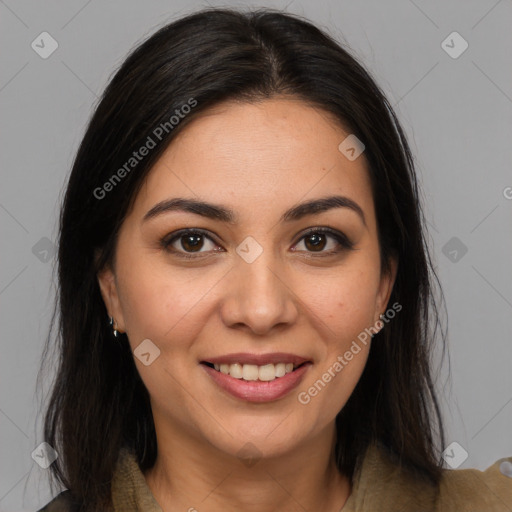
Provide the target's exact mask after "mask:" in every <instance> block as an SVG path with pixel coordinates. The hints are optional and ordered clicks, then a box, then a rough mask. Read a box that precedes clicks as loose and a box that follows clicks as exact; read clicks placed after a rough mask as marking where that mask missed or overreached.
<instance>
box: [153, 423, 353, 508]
mask: <svg viewBox="0 0 512 512" xmlns="http://www.w3.org/2000/svg"><path fill="white" fill-rule="evenodd" d="M334 432H335V428H334V423H333V424H332V425H330V426H329V427H328V428H327V429H326V431H323V432H321V433H320V435H318V436H317V437H316V439H314V440H309V441H308V442H307V443H305V444H304V445H303V446H299V447H297V448H296V449H295V450H294V451H293V453H287V454H284V455H282V456H279V457H277V456H276V457H272V458H267V457H262V458H258V457H256V458H255V459H253V460H252V461H251V460H245V461H242V460H241V459H240V458H238V457H236V456H232V455H229V454H226V453H224V452H221V451H220V450H218V449H217V448H215V447H212V445H211V444H209V443H205V442H201V440H200V439H192V438H191V437H190V434H188V433H187V434H183V436H176V435H173V436H168V437H167V436H166V438H163V439H162V438H161V436H158V431H157V439H159V448H158V455H157V459H156V462H155V465H154V466H153V467H152V468H151V469H150V470H148V471H146V472H145V475H144V476H145V478H146V482H147V484H148V486H149V488H150V489H151V492H152V493H153V495H154V496H155V499H156V500H157V502H158V503H159V504H160V506H161V508H162V510H164V511H165V512H172V511H175V510H190V511H191V512H194V509H195V510H197V511H199V512H200V511H201V510H213V511H217V510H219V511H220V510H222V511H235V510H244V511H247V512H253V511H254V512H256V511H258V512H265V511H269V512H270V511H271V510H276V509H278V510H280V511H281V512H292V511H297V510H323V511H325V512H335V511H336V512H337V511H339V510H341V508H342V507H343V505H344V504H345V502H346V500H347V498H348V496H349V495H350V492H351V487H350V481H349V479H348V478H347V477H346V476H344V475H342V474H341V473H340V472H339V470H338V468H337V467H336V464H335V462H334V458H333V456H332V453H333V446H334V442H335V436H334ZM174 434H176V433H174ZM180 437H181V439H180Z"/></svg>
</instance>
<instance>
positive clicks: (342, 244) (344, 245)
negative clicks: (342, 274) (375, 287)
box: [160, 228, 354, 259]
mask: <svg viewBox="0 0 512 512" xmlns="http://www.w3.org/2000/svg"><path fill="white" fill-rule="evenodd" d="M313 234H320V235H329V236H330V237H332V238H334V239H335V240H336V242H338V244H339V247H338V248H336V249H331V250H330V251H320V252H318V253H317V252H315V251H306V252H307V253H309V254H310V255H312V256H313V257H320V258H322V257H326V256H332V255H334V254H338V253H340V252H342V251H343V250H347V251H349V250H352V249H353V248H354V244H353V243H352V242H351V241H350V240H349V239H348V238H347V236H346V235H344V234H343V233H341V232H339V231H335V230H333V229H330V228H309V229H307V230H306V231H305V232H304V233H303V234H302V236H301V237H300V238H299V240H298V241H297V242H296V243H295V244H294V245H297V244H298V243H299V242H301V241H302V240H303V239H305V238H307V237H308V236H310V235H313ZM185 235H197V236H204V237H206V238H208V239H210V240H211V241H212V242H213V243H216V242H215V240H213V239H212V237H211V236H209V235H208V233H207V232H206V231H204V230H202V229H197V228H193V229H192V228H191V229H182V230H179V231H177V232H174V233H171V234H170V235H167V236H166V237H164V238H162V240H160V245H161V246H162V248H163V249H165V250H167V251H169V252H172V253H174V254H176V255H177V256H178V257H180V258H184V259H197V258H201V257H203V256H202V255H204V254H205V253H206V252H209V251H205V252H202V253H201V252H196V253H187V252H183V251H179V250H176V249H174V248H172V247H171V245H172V244H173V243H174V242H175V241H176V240H179V239H180V238H182V237H184V236H185ZM217 245H218V244H217ZM215 252H220V251H215ZM298 252H304V251H298ZM308 257H311V256H308Z"/></svg>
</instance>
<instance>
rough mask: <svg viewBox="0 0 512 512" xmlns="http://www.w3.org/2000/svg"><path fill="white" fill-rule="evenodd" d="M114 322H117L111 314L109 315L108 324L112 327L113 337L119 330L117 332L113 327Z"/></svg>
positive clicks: (116, 335)
mask: <svg viewBox="0 0 512 512" xmlns="http://www.w3.org/2000/svg"><path fill="white" fill-rule="evenodd" d="M116 323H117V322H116V321H115V320H114V317H113V316H111V317H110V321H109V324H110V327H112V334H113V335H114V337H115V338H117V337H118V335H119V332H118V330H117V329H116V327H115V326H116Z"/></svg>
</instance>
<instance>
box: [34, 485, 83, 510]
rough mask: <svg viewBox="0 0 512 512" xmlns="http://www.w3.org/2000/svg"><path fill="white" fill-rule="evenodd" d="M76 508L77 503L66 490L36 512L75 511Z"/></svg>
mask: <svg viewBox="0 0 512 512" xmlns="http://www.w3.org/2000/svg"><path fill="white" fill-rule="evenodd" d="M78 509H79V505H78V504H77V503H76V502H75V501H73V499H72V498H71V491H69V490H66V491H62V492H61V493H60V494H58V495H57V496H56V497H55V498H53V500H52V501H50V502H49V503H47V504H46V505H45V506H44V507H43V508H41V509H39V510H38V511H37V512H75V511H78Z"/></svg>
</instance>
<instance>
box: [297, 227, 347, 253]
mask: <svg viewBox="0 0 512 512" xmlns="http://www.w3.org/2000/svg"><path fill="white" fill-rule="evenodd" d="M301 243H304V247H305V251H306V252H311V253H319V254H318V255H319V256H324V255H326V256H327V255H330V254H335V253H338V252H341V251H342V250H344V249H346V250H349V249H352V248H353V247H354V244H353V243H352V242H351V241H350V240H349V239H348V238H347V237H346V236H345V235H344V234H343V233H341V232H338V231H335V230H332V229H330V228H311V229H310V230H309V231H308V232H306V234H305V235H303V236H302V238H301V239H300V240H299V243H298V244H296V245H295V246H294V249H293V250H294V251H298V250H299V249H297V247H298V246H299V245H300V244H301ZM325 249H327V250H325Z"/></svg>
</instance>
